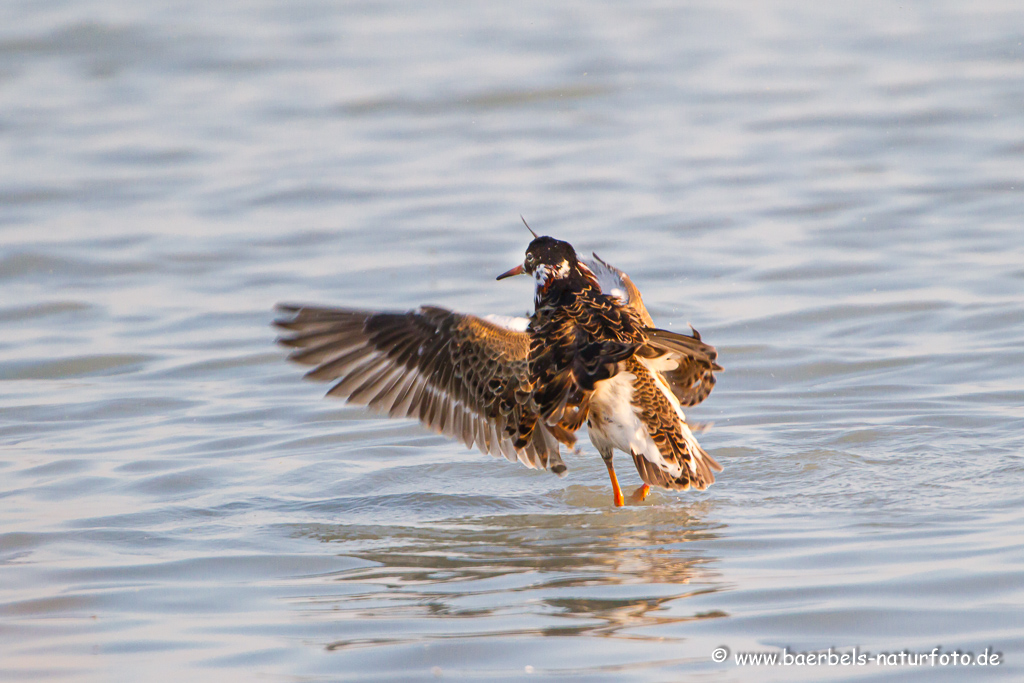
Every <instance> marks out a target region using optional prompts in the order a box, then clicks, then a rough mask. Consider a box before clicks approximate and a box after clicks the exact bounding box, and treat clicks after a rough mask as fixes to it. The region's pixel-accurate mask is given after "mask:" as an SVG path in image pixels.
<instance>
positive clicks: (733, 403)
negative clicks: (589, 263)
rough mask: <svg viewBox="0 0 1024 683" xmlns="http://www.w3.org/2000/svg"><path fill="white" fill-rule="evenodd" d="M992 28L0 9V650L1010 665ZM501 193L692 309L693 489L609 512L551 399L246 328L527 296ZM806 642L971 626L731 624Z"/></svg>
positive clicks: (658, 302) (1002, 69)
mask: <svg viewBox="0 0 1024 683" xmlns="http://www.w3.org/2000/svg"><path fill="white" fill-rule="evenodd" d="M1022 43H1024V10H1022V9H1021V6H1020V3H1019V1H1016V0H1007V1H1006V2H1001V1H998V0H983V1H981V2H976V3H955V2H903V3H884V2H864V3H847V4H846V5H841V4H838V3H800V2H785V1H782V2H765V3H745V2H725V3H720V2H715V3H711V2H698V3H665V2H630V3H626V2H566V3H550V2H532V1H528V2H521V3H509V4H508V6H506V7H502V6H501V5H499V4H498V3H470V2H434V3H414V2H408V1H407V0H394V1H391V2H366V3H360V2H347V3H328V2H318V1H315V0H311V1H307V0H298V1H295V2H288V3H283V2H282V3H269V2H254V3H240V2H222V3H218V2H208V3H199V2H193V1H191V0H188V1H183V2H153V1H152V0H141V1H139V2H133V3H128V2H103V1H96V2H90V1H89V0H76V1H74V2H48V3H41V2H23V1H21V0H9V1H8V2H5V3H3V4H0V294H2V296H0V330H2V333H0V679H2V680H4V681H8V680H10V681H16V680H52V681H73V682H84V681H90V682H92V681H140V680H147V681H148V680H155V681H182V680H187V681H218V682H220V681H343V680H344V681H357V680H358V681H362V680H366V681H371V680H372V681H432V680H437V679H438V678H440V679H450V680H491V681H513V680H538V679H543V678H553V679H557V680H572V681H637V682H640V681H644V682H647V681H665V682H668V681H683V680H704V681H766V680H777V681H791V680H856V681H881V680H886V681H888V680H898V681H936V680H948V681H962V680H1021V679H1022V678H1024V512H1022V504H1024V486H1022V484H1024V459H1022V454H1024V46H1022ZM520 213H522V214H524V215H525V216H526V218H527V219H528V220H529V221H530V222H531V225H532V226H533V227H534V228H535V229H537V230H538V231H540V232H542V233H547V234H551V235H554V236H556V237H560V238H562V239H566V240H569V241H571V242H573V243H574V244H575V245H576V246H577V247H578V248H579V249H580V250H581V251H583V252H584V253H589V252H590V251H592V250H593V251H596V252H597V253H598V254H599V255H601V256H602V257H604V258H605V259H607V260H608V261H610V262H611V263H613V264H615V265H617V266H619V267H621V268H623V269H625V270H626V271H627V272H628V273H630V274H631V276H632V277H633V279H634V281H635V282H636V283H637V284H638V285H639V287H640V288H641V290H642V292H643V293H644V297H645V301H646V302H647V304H648V307H649V308H650V310H651V312H652V314H653V315H654V317H655V319H656V321H657V322H658V323H659V324H660V325H662V326H664V327H668V328H673V329H679V330H685V329H687V328H686V325H687V323H692V324H693V325H694V326H695V327H697V328H698V329H699V330H700V331H701V333H702V334H703V336H704V339H705V340H706V341H709V342H710V343H712V344H714V345H716V346H717V347H718V349H719V352H720V360H721V362H722V364H723V365H724V366H725V368H726V370H725V372H724V373H722V374H721V376H720V380H719V383H718V385H717V388H716V390H715V391H714V393H713V394H712V395H711V397H710V399H709V400H708V401H707V402H705V403H704V404H703V405H701V406H698V407H696V408H694V409H692V410H691V411H690V414H691V417H692V418H693V419H694V420H697V421H699V422H708V423H713V426H712V427H711V428H710V429H709V430H708V431H706V432H704V433H703V434H702V435H701V440H702V442H703V444H704V446H705V447H706V448H707V450H708V451H709V452H710V453H711V454H712V455H713V456H714V457H715V458H716V459H717V460H718V461H719V462H721V463H722V464H723V465H724V467H725V471H724V472H722V473H721V475H720V476H719V477H718V482H717V483H716V484H715V485H714V486H712V487H711V488H710V489H709V490H707V491H706V492H687V493H678V494H675V493H667V492H660V491H656V492H654V493H653V494H652V495H651V497H650V498H649V499H648V501H647V502H646V503H645V504H643V505H639V506H633V507H627V508H624V509H614V508H613V507H611V505H610V503H611V494H610V489H609V485H608V481H607V477H606V474H605V470H604V467H603V466H602V463H601V461H600V458H599V457H598V456H597V455H596V453H595V452H594V450H593V448H592V447H590V446H589V444H588V443H587V442H586V440H584V441H583V442H582V443H583V444H584V446H583V452H582V453H580V454H578V455H569V456H567V457H566V462H567V464H568V466H569V469H570V471H569V476H568V477H567V478H566V479H558V478H556V477H554V476H552V475H550V474H545V473H538V472H535V471H530V470H527V469H525V468H522V467H520V466H517V465H512V464H509V463H507V462H505V461H504V460H500V459H496V458H491V457H489V456H485V455H481V454H479V453H476V452H471V451H468V450H466V449H464V448H463V447H462V446H460V445H458V444H454V443H452V442H450V441H448V440H446V439H444V438H442V437H439V436H436V435H434V434H432V433H429V432H427V431H425V430H423V429H421V428H420V427H419V426H418V425H417V424H416V423H414V422H410V421H388V420H384V419H380V418H377V417H374V416H371V415H369V414H367V413H366V412H365V411H364V410H362V409H360V408H352V407H348V406H346V405H344V404H342V403H340V402H337V401H330V400H324V399H323V398H322V395H323V391H324V387H323V386H322V385H317V384H311V383H308V382H304V381H302V379H301V374H302V371H301V369H300V368H297V367H294V366H291V365H290V364H288V363H287V362H286V361H285V353H284V352H283V351H281V350H280V349H278V348H277V347H276V346H275V344H274V337H275V335H274V332H273V330H272V329H271V327H270V325H269V323H270V322H271V320H272V311H271V309H272V306H273V305H274V304H275V303H276V302H278V301H293V302H316V303H335V304H344V305H359V306H365V307H372V308H381V309H396V310H404V309H407V308H411V307H414V306H416V305H418V304H420V303H434V304H438V305H442V306H447V307H451V308H456V309H459V310H464V311H469V312H475V313H502V314H513V315H521V314H524V313H527V312H528V311H529V310H530V307H531V298H532V296H531V294H532V292H531V287H532V285H531V283H530V282H528V281H527V280H526V278H522V279H520V280H512V281H502V282H495V281H494V276H495V275H497V274H498V273H500V272H502V271H504V270H506V269H508V268H509V267H511V266H512V265H515V264H516V263H518V262H520V260H521V258H522V254H523V250H524V249H525V246H526V244H527V241H528V237H529V236H528V233H527V232H526V231H525V229H524V228H523V227H522V226H521V224H520V223H519V214H520ZM618 463H619V472H620V477H621V478H622V479H623V480H624V486H626V487H627V489H628V488H631V487H632V486H635V483H634V482H636V481H638V479H637V476H636V474H635V472H633V471H632V466H631V464H630V463H629V462H628V459H625V458H622V457H621V456H620V458H619V459H618ZM719 646H722V647H725V648H727V649H728V655H729V656H728V658H727V660H726V661H725V662H722V663H718V662H715V661H713V660H712V652H713V651H714V650H715V648H717V647H719ZM830 647H832V648H834V649H835V650H836V651H844V652H845V651H850V650H852V649H853V648H859V649H860V651H866V652H871V653H879V652H898V651H902V650H907V651H908V652H919V651H927V652H931V651H932V650H933V649H934V648H936V647H940V648H941V651H942V652H945V653H949V652H954V651H956V650H960V651H970V652H972V653H975V654H978V653H981V652H983V651H984V650H985V649H986V648H988V649H990V651H992V652H997V653H1000V654H1001V657H1002V659H1001V661H1000V664H999V665H997V666H988V667H980V666H975V667H970V668H967V667H963V666H952V665H950V666H945V667H943V666H940V665H935V666H932V665H931V664H925V665H917V666H911V665H895V666H889V665H884V664H883V665H879V664H876V663H869V664H866V665H846V666H837V665H828V664H826V665H823V666H790V667H783V666H774V667H766V666H758V667H752V666H747V667H745V666H740V665H739V664H738V663H737V662H736V660H735V657H734V655H736V654H737V653H745V652H761V651H763V652H783V649H784V648H786V649H788V650H787V651H788V652H790V653H793V652H800V651H811V650H824V649H827V648H830Z"/></svg>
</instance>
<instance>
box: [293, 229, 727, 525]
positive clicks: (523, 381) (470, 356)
mask: <svg viewBox="0 0 1024 683" xmlns="http://www.w3.org/2000/svg"><path fill="white" fill-rule="evenodd" d="M523 222H524V223H525V222H526V221H525V220H524V221H523ZM527 228H528V229H530V228H529V225H527ZM530 232H531V233H532V234H533V240H532V241H531V242H530V244H529V246H528V247H527V249H526V255H525V258H524V260H523V262H522V263H521V264H519V265H516V266H515V267H513V268H511V269H510V270H508V271H506V272H504V273H502V274H501V275H499V276H498V277H497V279H498V280H503V279H505V278H508V277H512V276H516V275H528V276H532V277H533V279H534V283H535V289H534V312H533V315H532V316H530V317H529V318H514V317H506V316H497V315H494V316H482V317H481V316H476V315H473V314H468V313H458V312H455V311H451V310H448V309H446V308H441V307H438V306H431V305H424V306H420V307H419V308H417V309H414V310H411V311H406V312H381V311H370V310H358V309H350V308H336V307H325V306H307V305H296V304H288V303H282V304H278V305H277V309H278V311H280V313H281V315H282V316H283V317H281V318H279V319H277V320H275V321H274V325H275V326H276V327H277V328H279V329H280V330H283V331H284V332H283V334H282V336H280V337H279V338H278V342H279V343H280V344H282V345H283V346H285V347H289V348H291V349H293V350H292V352H291V354H290V355H289V359H290V360H292V361H295V362H297V363H300V364H303V365H311V366H313V368H312V369H311V370H309V371H308V372H307V373H306V377H307V378H308V379H312V380H319V381H325V382H334V385H333V386H332V387H331V388H330V390H329V391H328V392H327V395H328V396H332V397H339V398H344V399H347V401H348V402H349V403H353V404H359V405H365V406H367V407H369V408H370V409H371V410H374V411H377V412H383V413H386V414H387V415H388V416H390V417H396V418H402V417H411V418H416V419H418V420H419V421H420V422H421V423H423V424H424V425H426V426H427V427H429V428H431V429H433V430H434V431H436V432H439V433H441V434H444V435H447V436H449V437H453V438H455V439H458V440H460V441H462V443H464V444H465V445H466V446H467V447H469V448H473V447H476V448H477V449H479V450H480V451H482V452H484V453H489V454H492V455H498V456H504V457H505V458H507V459H508V460H510V461H513V462H515V461H518V462H520V463H522V464H524V465H526V466H527V467H530V468H533V469H540V470H548V471H550V472H553V473H554V474H556V475H558V476H565V474H566V473H567V468H566V465H565V463H564V461H563V460H562V457H561V453H560V451H561V448H560V447H561V446H563V445H564V446H566V447H567V449H570V450H572V449H574V448H575V447H576V432H577V431H578V430H579V429H581V428H582V426H583V425H584V423H585V424H586V425H587V433H588V435H589V437H590V441H591V443H592V444H593V445H594V447H595V448H596V449H597V451H598V453H599V454H600V455H601V458H602V459H603V461H604V463H605V466H606V468H607V470H608V476H609V479H610V481H611V486H612V495H613V504H614V505H615V506H616V507H622V506H623V505H625V502H626V498H625V496H624V495H623V493H622V489H621V487H620V485H619V482H618V478H617V475H616V472H615V468H614V466H613V464H612V459H613V454H614V452H615V451H616V450H618V451H622V452H624V453H626V454H628V455H629V456H631V458H632V459H633V463H634V464H635V466H636V469H637V472H638V473H639V475H640V478H641V479H642V481H643V484H642V485H641V486H640V487H639V488H638V489H636V491H634V492H633V493H632V494H631V495H630V497H629V500H630V502H631V503H638V502H641V501H643V500H645V499H646V498H647V496H648V494H649V493H650V490H651V487H652V486H655V487H659V488H662V489H668V490H676V491H681V490H687V489H690V488H693V489H696V490H701V491H702V490H704V489H706V488H707V487H708V486H709V485H711V484H712V483H713V482H714V481H715V477H714V472H721V471H722V467H721V465H719V464H718V463H717V462H716V461H715V460H714V458H712V457H711V456H710V455H708V453H707V452H706V451H704V449H702V448H701V446H700V444H699V443H698V442H697V439H696V437H695V436H694V434H693V430H692V429H691V427H690V424H688V423H687V420H686V416H685V414H684V413H683V408H684V407H689V406H693V405H696V404H698V403H700V402H701V401H703V400H704V399H705V398H706V397H707V396H708V394H710V393H711V390H712V389H713V388H714V385H715V376H714V373H715V372H718V371H721V370H722V367H721V366H720V365H719V364H718V363H717V362H716V360H717V355H718V354H717V351H716V350H715V348H714V347H713V346H710V345H708V344H706V343H705V342H703V341H702V340H701V336H700V333H698V332H697V331H696V330H695V329H693V328H692V327H691V328H690V331H691V334H688V335H687V334H680V333H677V332H672V331H669V330H664V329H660V328H657V327H655V325H654V321H653V320H652V318H651V316H650V313H649V312H648V311H647V308H646V307H645V306H644V303H643V299H642V297H641V295H640V292H639V290H638V289H637V287H636V286H635V285H634V284H633V282H632V280H631V279H630V278H629V276H628V275H626V274H625V273H624V272H622V271H621V270H619V269H617V268H615V267H614V266H611V265H610V264H608V263H606V262H605V261H603V260H602V259H600V258H599V257H598V256H597V254H593V259H580V258H578V256H577V254H576V251H575V249H574V248H573V247H572V245H571V244H569V243H568V242H564V241H562V240H558V239H555V238H553V237H549V236H538V235H537V234H536V233H534V231H533V230H532V229H530Z"/></svg>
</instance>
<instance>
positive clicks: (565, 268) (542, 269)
mask: <svg viewBox="0 0 1024 683" xmlns="http://www.w3.org/2000/svg"><path fill="white" fill-rule="evenodd" d="M569 269H570V268H569V261H567V260H565V259H563V260H562V262H561V263H559V264H558V267H557V268H554V269H552V268H551V266H546V265H544V264H540V265H538V266H537V268H536V269H535V270H534V271H533V280H534V284H535V285H536V288H535V289H534V293H533V299H534V301H535V302H536V303H540V294H541V291H542V290H543V289H544V287H546V286H547V284H548V283H549V282H551V280H559V279H561V278H563V277H567V276H568V275H569Z"/></svg>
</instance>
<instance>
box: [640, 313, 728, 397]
mask: <svg viewBox="0 0 1024 683" xmlns="http://www.w3.org/2000/svg"><path fill="white" fill-rule="evenodd" d="M640 355H641V356H643V357H645V358H663V359H666V360H670V361H674V363H675V367H674V368H666V369H665V370H663V371H662V376H663V377H664V378H665V381H666V382H667V383H668V385H669V388H671V389H672V393H674V394H675V395H676V398H678V399H679V403H680V404H681V405H682V406H684V407H686V406H695V405H697V404H698V403H700V402H701V401H703V400H704V399H705V398H707V397H708V394H710V393H711V390H712V389H714V388H715V374H714V373H715V372H720V371H721V370H722V366H721V365H719V364H718V363H716V362H715V360H716V359H717V358H718V352H717V351H716V350H715V347H713V346H711V345H709V344H705V343H704V342H702V341H701V339H700V333H699V332H697V330H693V336H689V335H685V334H679V333H678V332H669V331H668V330H659V329H657V328H650V329H648V330H647V343H646V345H645V347H644V348H643V349H641V351H640Z"/></svg>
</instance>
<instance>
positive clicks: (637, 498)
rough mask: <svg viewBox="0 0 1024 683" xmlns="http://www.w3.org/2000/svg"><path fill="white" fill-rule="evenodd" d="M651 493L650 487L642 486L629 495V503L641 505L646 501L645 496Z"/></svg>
mask: <svg viewBox="0 0 1024 683" xmlns="http://www.w3.org/2000/svg"><path fill="white" fill-rule="evenodd" d="M650 493H651V487H650V486H648V485H647V484H644V485H643V486H641V487H640V488H638V489H637V490H636V491H633V493H631V494H629V502H630V503H642V502H644V501H645V500H647V496H648V495H650Z"/></svg>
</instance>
